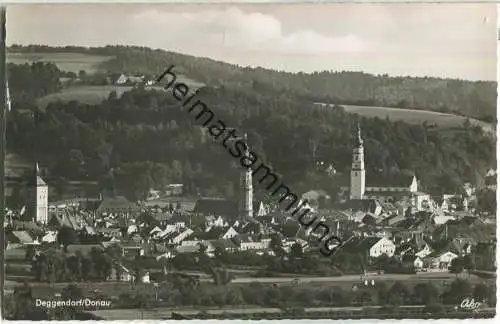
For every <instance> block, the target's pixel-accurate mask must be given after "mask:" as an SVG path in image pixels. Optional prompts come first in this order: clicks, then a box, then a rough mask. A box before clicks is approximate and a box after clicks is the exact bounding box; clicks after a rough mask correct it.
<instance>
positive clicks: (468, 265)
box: [463, 255, 476, 277]
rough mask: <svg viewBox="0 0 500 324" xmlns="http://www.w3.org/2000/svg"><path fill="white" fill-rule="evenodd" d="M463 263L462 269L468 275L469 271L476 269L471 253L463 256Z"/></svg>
mask: <svg viewBox="0 0 500 324" xmlns="http://www.w3.org/2000/svg"><path fill="white" fill-rule="evenodd" d="M463 264H464V269H465V270H467V274H468V275H469V277H470V272H471V271H472V270H475V269H476V265H475V263H474V259H473V258H472V256H471V255H466V256H464V258H463Z"/></svg>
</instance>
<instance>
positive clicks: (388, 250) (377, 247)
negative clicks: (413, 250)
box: [369, 237, 396, 258]
mask: <svg viewBox="0 0 500 324" xmlns="http://www.w3.org/2000/svg"><path fill="white" fill-rule="evenodd" d="M395 251H396V244H394V242H392V241H391V240H389V239H388V238H386V237H383V238H381V239H379V240H378V241H376V243H375V244H373V245H371V247H370V249H369V256H370V257H372V258H378V257H380V256H382V255H384V254H385V255H387V256H388V257H392V256H393V255H394V252H395Z"/></svg>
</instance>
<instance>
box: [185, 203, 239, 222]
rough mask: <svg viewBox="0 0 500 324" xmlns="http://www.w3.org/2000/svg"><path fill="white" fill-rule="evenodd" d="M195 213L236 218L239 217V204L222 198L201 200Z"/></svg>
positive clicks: (196, 206) (195, 208)
mask: <svg viewBox="0 0 500 324" xmlns="http://www.w3.org/2000/svg"><path fill="white" fill-rule="evenodd" d="M193 213H195V214H200V215H204V216H210V215H212V216H222V217H225V218H236V217H237V216H238V202H237V201H236V200H230V199H222V198H200V199H198V201H197V202H196V205H195V207H194V210H193Z"/></svg>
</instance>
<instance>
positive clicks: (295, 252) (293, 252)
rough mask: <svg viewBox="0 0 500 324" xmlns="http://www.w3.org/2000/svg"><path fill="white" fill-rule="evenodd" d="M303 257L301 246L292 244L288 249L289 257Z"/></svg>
mask: <svg viewBox="0 0 500 324" xmlns="http://www.w3.org/2000/svg"><path fill="white" fill-rule="evenodd" d="M303 256H304V252H303V249H302V245H300V243H294V244H293V245H292V247H291V249H290V257H291V258H293V259H300V258H302V257H303Z"/></svg>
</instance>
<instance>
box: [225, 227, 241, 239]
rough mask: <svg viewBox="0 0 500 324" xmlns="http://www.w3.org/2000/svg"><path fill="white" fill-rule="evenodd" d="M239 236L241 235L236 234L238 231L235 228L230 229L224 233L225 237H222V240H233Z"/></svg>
mask: <svg viewBox="0 0 500 324" xmlns="http://www.w3.org/2000/svg"><path fill="white" fill-rule="evenodd" d="M237 235H239V233H238V232H236V230H235V229H234V228H233V227H229V229H228V230H227V231H226V233H224V235H222V238H223V239H230V238H233V237H235V236H237Z"/></svg>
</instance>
